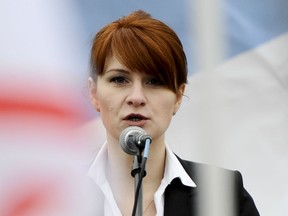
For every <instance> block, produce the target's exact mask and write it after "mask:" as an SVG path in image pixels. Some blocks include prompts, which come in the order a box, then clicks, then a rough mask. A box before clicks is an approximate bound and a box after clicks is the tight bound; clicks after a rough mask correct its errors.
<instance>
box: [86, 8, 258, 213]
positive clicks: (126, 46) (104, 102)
mask: <svg viewBox="0 0 288 216" xmlns="http://www.w3.org/2000/svg"><path fill="white" fill-rule="evenodd" d="M186 83H187V64H186V56H185V53H184V51H183V47H182V44H181V42H180V40H179V38H178V36H177V35H176V34H175V32H174V31H173V30H172V29H171V28H169V27H168V26H167V25H166V24H164V23H163V22H161V21H159V20H156V19H154V18H152V17H151V16H150V15H149V14H147V13H145V12H144V11H136V12H133V13H131V14H129V15H128V16H126V17H123V18H121V19H119V20H117V21H114V22H112V23H110V24H108V25H107V26H105V27H104V28H103V29H101V30H100V31H99V32H98V33H97V34H96V37H95V39H94V41H93V46H92V49H91V74H90V78H89V93H90V97H91V101H92V104H93V106H94V107H95V109H96V110H97V111H98V112H100V115H101V119H102V121H103V124H104V126H105V128H106V132H107V133H106V136H107V142H106V143H105V144H104V145H103V146H102V148H101V150H100V152H99V153H98V155H97V157H96V159H95V161H94V163H93V165H92V166H91V168H90V170H89V173H88V174H89V176H90V177H91V178H92V179H93V180H94V182H95V183H96V185H97V187H98V189H99V191H98V193H99V197H100V198H99V203H98V204H99V212H98V213H97V214H96V215H131V213H132V209H133V203H134V193H135V191H134V184H135V183H134V178H133V177H132V176H131V174H130V173H131V166H132V161H133V156H131V155H129V154H127V153H125V152H124V151H123V150H122V148H121V146H120V145H119V136H120V134H121V132H122V131H123V130H124V129H125V128H127V127H129V126H137V127H141V128H143V129H144V130H145V131H146V132H147V134H149V135H150V136H151V137H152V140H153V141H152V144H151V146H150V154H149V159H148V160H147V165H146V171H147V175H146V177H145V178H144V180H143V191H144V192H143V215H156V214H157V215H192V212H194V213H195V214H196V211H197V209H199V208H198V201H199V200H201V199H200V198H201V197H202V195H201V191H200V189H201V188H202V185H203V184H202V183H201V181H198V179H199V178H198V175H197V173H196V174H195V172H196V171H197V170H200V172H202V170H210V168H205V166H204V165H199V164H196V163H193V162H189V161H184V160H182V159H180V158H178V157H177V156H176V155H175V154H173V152H172V151H171V150H170V149H169V146H168V145H167V144H166V143H165V131H166V130H167V128H168V126H169V124H170V121H171V119H172V117H173V115H175V113H176V112H177V111H178V109H179V107H180V104H181V101H182V96H183V94H184V90H185V84H186ZM221 173H222V171H221ZM223 173H225V175H226V173H229V174H228V175H229V176H232V178H233V179H235V180H236V181H237V182H239V184H237V185H236V186H237V188H236V190H237V191H239V193H237V195H235V196H237V198H235V200H236V201H235V202H237V203H236V205H233V209H234V210H235V211H237V214H236V215H258V212H257V209H256V207H255V205H254V203H253V200H252V198H251V197H250V195H249V194H248V193H247V192H246V190H245V189H244V188H243V185H242V183H241V182H242V178H241V175H240V174H239V173H238V172H233V171H223ZM233 191H234V190H233ZM203 197H204V196H203ZM100 200H101V202H100ZM234 207H235V208H234ZM200 211H201V210H200ZM197 212H198V211H197Z"/></svg>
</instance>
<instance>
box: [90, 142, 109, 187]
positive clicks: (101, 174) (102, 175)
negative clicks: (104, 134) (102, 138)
mask: <svg viewBox="0 0 288 216" xmlns="http://www.w3.org/2000/svg"><path fill="white" fill-rule="evenodd" d="M107 159H108V150H107V144H106V142H105V143H104V144H103V145H102V147H101V148H100V150H99V152H98V154H97V156H96V158H95V160H94V161H93V163H92V165H91V166H90V168H89V170H88V172H87V175H88V176H89V177H90V178H92V179H93V180H94V182H95V183H96V184H97V185H98V186H100V187H101V186H103V185H104V184H106V183H107V176H106V167H107Z"/></svg>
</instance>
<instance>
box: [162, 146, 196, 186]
mask: <svg viewBox="0 0 288 216" xmlns="http://www.w3.org/2000/svg"><path fill="white" fill-rule="evenodd" d="M175 178H179V179H180V180H181V182H182V184H183V185H186V186H189V187H196V184H195V183H194V181H193V180H192V179H191V177H190V176H189V175H188V174H187V172H186V171H185V169H184V168H183V166H182V165H181V163H180V161H179V160H178V159H177V157H176V155H175V154H174V153H173V152H172V150H171V149H170V147H169V146H168V145H167V144H166V163H165V171H164V179H163V181H164V182H165V183H166V184H170V183H171V182H172V180H173V179H175Z"/></svg>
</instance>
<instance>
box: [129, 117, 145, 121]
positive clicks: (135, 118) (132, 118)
mask: <svg viewBox="0 0 288 216" xmlns="http://www.w3.org/2000/svg"><path fill="white" fill-rule="evenodd" d="M130 120H131V121H141V120H142V118H140V117H131V118H130Z"/></svg>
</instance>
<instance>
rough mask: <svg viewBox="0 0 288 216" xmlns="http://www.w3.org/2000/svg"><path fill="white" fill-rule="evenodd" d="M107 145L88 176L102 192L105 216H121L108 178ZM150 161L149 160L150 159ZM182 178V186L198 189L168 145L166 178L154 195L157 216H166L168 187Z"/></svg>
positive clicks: (97, 157)
mask: <svg viewBox="0 0 288 216" xmlns="http://www.w3.org/2000/svg"><path fill="white" fill-rule="evenodd" d="M107 157H108V153H107V144H106V143H104V145H103V146H102V147H101V149H100V151H99V153H98V154H97V156H96V158H95V160H94V162H93V164H92V165H91V167H90V169H89V170H88V176H89V177H91V178H92V179H93V181H94V182H95V183H96V185H97V186H98V187H99V188H100V189H101V190H102V192H103V194H104V196H105V198H104V216H121V215H122V214H121V212H120V209H119V208H118V206H117V204H116V201H115V199H114V196H113V193H112V190H111V187H110V184H109V182H108V179H107V177H106V167H107ZM148 159H149V158H148ZM175 178H180V179H181V182H182V184H184V185H186V186H189V187H196V185H195V183H194V182H193V180H192V179H191V178H190V176H189V175H188V174H187V173H186V171H185V170H184V168H183V167H182V165H181V164H180V162H179V160H178V159H177V157H176V156H175V155H174V153H173V152H172V151H171V149H170V148H169V146H168V145H167V144H166V163H165V171H164V177H163V179H162V181H161V184H160V186H159V188H158V190H157V191H156V193H155V194H154V202H155V206H156V212H157V214H156V215H157V216H162V215H164V192H165V189H166V187H167V186H168V185H169V184H170V183H171V182H172V180H173V179H175Z"/></svg>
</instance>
